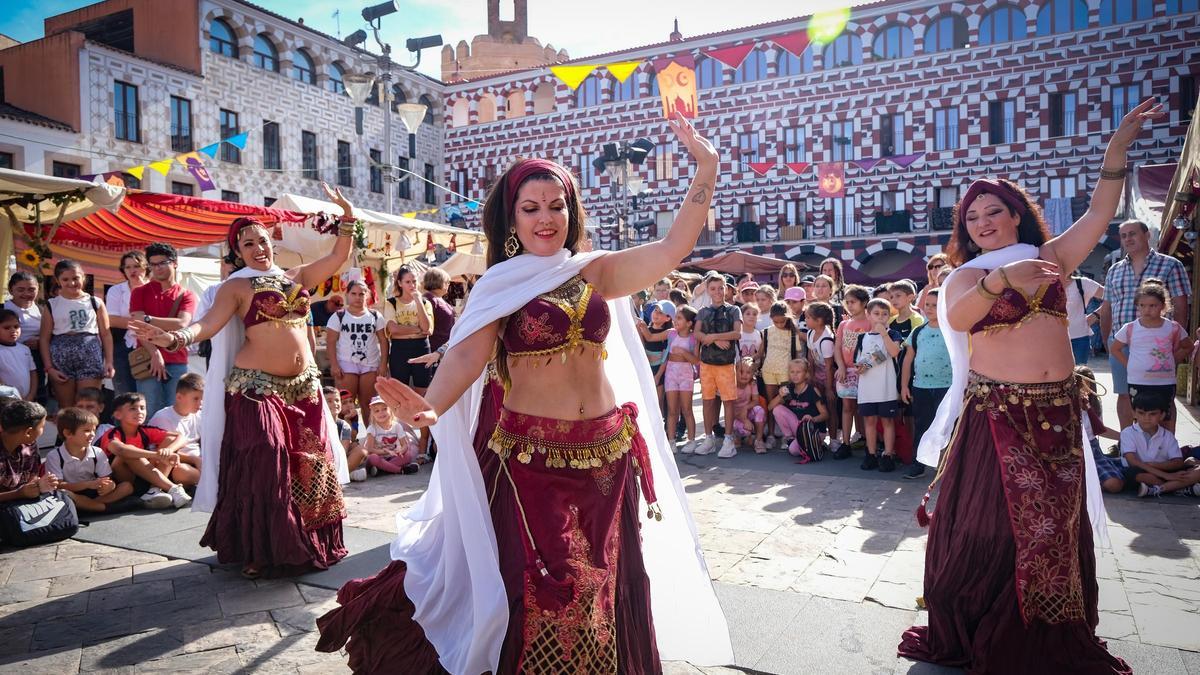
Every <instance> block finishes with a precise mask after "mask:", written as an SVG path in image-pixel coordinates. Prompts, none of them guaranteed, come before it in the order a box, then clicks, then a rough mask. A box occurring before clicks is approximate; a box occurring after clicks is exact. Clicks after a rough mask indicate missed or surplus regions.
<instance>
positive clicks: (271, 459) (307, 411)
mask: <svg viewBox="0 0 1200 675" xmlns="http://www.w3.org/2000/svg"><path fill="white" fill-rule="evenodd" d="M324 405H325V401H324V399H323V398H322V397H321V389H320V375H319V373H317V371H316V368H315V367H313V368H311V369H310V370H307V371H305V372H303V373H301V374H300V375H297V376H296V377H286V378H285V377H277V376H274V375H269V374H267V373H262V372H259V371H248V370H243V369H241V368H234V369H233V371H232V372H231V373H230V375H229V378H228V380H227V391H226V392H225V435H224V437H223V438H222V441H221V469H220V473H219V475H218V483H217V504H216V507H215V508H214V509H213V513H212V517H210V518H209V520H208V528H207V529H206V530H205V532H204V536H203V537H202V538H201V539H200V545H201V546H208V547H210V548H212V549H214V550H216V552H217V560H218V561H220V562H222V563H240V564H241V565H242V566H243V567H248V566H252V567H255V568H258V569H259V570H261V572H262V574H263V575H264V576H288V575H294V574H302V573H304V572H310V571H312V570H323V569H327V568H328V567H329V566H330V565H332V564H334V563H336V562H337V561H339V560H341V559H342V558H344V557H345V556H346V547H345V546H343V545H342V518H344V517H345V506H344V504H343V501H342V488H341V485H340V484H339V483H338V479H337V471H336V469H335V466H336V465H335V462H334V457H333V449H332V446H331V445H330V443H329V438H328V435H327V433H326V429H325V417H324Z"/></svg>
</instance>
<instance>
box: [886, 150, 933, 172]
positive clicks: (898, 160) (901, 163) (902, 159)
mask: <svg viewBox="0 0 1200 675" xmlns="http://www.w3.org/2000/svg"><path fill="white" fill-rule="evenodd" d="M924 156H925V153H923V152H917V153H914V154H911V155H896V156H895V157H888V159H890V160H891V161H892V163H893V164H895V165H896V166H898V167H900V168H902V169H907V168H908V167H909V166H911V165H912V163H913V162H915V161H917V160H918V159H921V158H922V157H924Z"/></svg>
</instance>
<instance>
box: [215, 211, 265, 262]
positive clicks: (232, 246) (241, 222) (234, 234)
mask: <svg viewBox="0 0 1200 675" xmlns="http://www.w3.org/2000/svg"><path fill="white" fill-rule="evenodd" d="M252 225H257V226H258V227H261V228H263V229H264V230H265V229H267V226H266V225H263V224H262V221H261V220H259V219H257V218H249V217H246V216H242V217H241V218H236V219H234V221H233V222H232V223H230V224H229V233H228V234H227V235H225V242H226V243H227V244H229V252H230V253H233V252H235V251H237V238H238V234H239V233H241V231H242V230H244V229H246V228H247V227H250V226H252Z"/></svg>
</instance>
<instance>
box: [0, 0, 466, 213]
mask: <svg viewBox="0 0 1200 675" xmlns="http://www.w3.org/2000/svg"><path fill="white" fill-rule="evenodd" d="M181 7H182V8H183V9H184V10H185V11H180V8H181ZM45 25H46V29H45V33H46V37H44V38H42V39H40V40H35V41H31V42H28V43H24V44H18V45H15V46H11V47H8V48H6V49H3V50H0V71H2V72H3V76H4V80H3V81H4V96H5V100H4V103H5V107H4V109H0V164H2V165H6V166H11V167H13V168H17V169H23V170H26V171H32V172H36V173H45V174H54V175H64V176H74V175H80V174H98V173H106V172H112V171H123V170H125V169H128V168H130V167H134V166H139V165H146V164H148V163H149V162H154V161H158V160H162V159H164V158H172V157H175V156H178V155H180V154H183V153H186V152H190V151H195V150H198V149H199V148H201V147H204V146H207V145H209V144H211V143H214V142H216V141H219V140H221V139H223V138H228V137H231V136H236V135H237V134H240V133H242V132H249V133H248V136H247V139H246V144H245V147H244V148H242V149H241V150H238V149H237V148H235V147H233V146H232V145H228V144H224V145H223V146H222V147H221V148H220V150H219V152H218V154H217V156H216V157H215V158H212V159H209V158H207V157H206V158H205V164H206V166H207V168H208V169H209V171H210V173H211V175H212V177H213V180H214V182H215V183H216V184H217V189H216V190H213V191H210V192H206V193H204V194H203V195H202V194H201V192H200V190H199V189H198V187H197V184H196V181H195V180H194V179H193V178H192V176H191V175H190V174H189V173H188V172H187V171H186V169H185V168H184V167H183V166H181V165H179V164H178V163H175V164H174V165H173V166H171V168H170V170H169V172H168V173H167V174H166V175H160V174H159V173H157V172H156V171H154V170H152V169H150V168H146V169H145V170H144V171H143V172H142V177H141V179H140V180H139V179H138V178H137V177H136V176H132V175H129V174H126V175H125V176H124V178H125V180H126V181H127V182H128V183H130V184H132V185H133V186H135V187H143V188H145V189H148V190H153V191H156V192H176V193H180V194H192V195H195V196H204V197H210V198H214V199H227V200H234V201H242V202H247V203H256V204H264V203H270V202H272V201H273V200H274V199H277V198H278V197H279V196H280V195H282V194H286V193H294V194H300V195H305V196H310V197H320V196H322V193H321V189H320V186H319V182H320V181H326V182H328V183H329V184H330V185H340V186H342V187H343V188H344V189H347V190H348V191H349V197H350V199H351V200H352V201H353V202H354V203H356V204H360V205H362V206H365V207H368V208H373V209H379V210H383V209H384V208H386V205H387V199H386V196H385V190H390V191H392V193H393V202H392V209H393V211H394V212H397V213H402V212H406V211H418V210H422V209H426V208H432V207H438V206H441V204H442V203H443V201H444V197H443V193H442V192H441V191H440V190H436V189H427V188H426V183H424V182H423V181H422V180H420V179H418V178H413V177H409V178H408V179H407V180H405V181H402V182H400V183H399V184H390V185H385V184H384V181H383V176H382V175H381V172H380V171H379V170H378V168H376V167H374V166H373V164H372V162H373V161H374V162H380V161H382V158H383V155H382V153H383V150H384V137H383V126H384V123H383V108H381V107H380V105H379V97H378V96H375V97H374V100H373V104H369V105H366V106H364V109H363V111H362V113H361V126H360V124H359V123H358V122H357V121H356V111H355V106H354V104H353V102H352V101H351V100H350V99H349V97H347V96H346V95H345V88H344V85H343V78H344V77H345V75H346V74H348V73H351V72H356V71H357V72H371V71H373V70H375V69H376V60H375V57H374V56H373V55H370V54H368V53H366V52H364V51H362V50H360V49H354V48H351V47H347V46H346V45H344V44H343V43H342V42H341V41H339V40H337V39H336V38H334V37H333V36H330V35H326V34H323V33H321V32H319V31H315V30H313V29H311V28H308V27H306V26H305V25H304V24H303V19H299V20H291V19H288V18H285V17H282V16H279V15H276V14H274V13H271V12H269V11H267V10H264V9H262V8H259V7H257V6H255V5H252V4H250V3H245V2H241V1H240V0H175V1H173V2H171V3H161V2H156V1H155V0H108V1H106V2H102V3H99V4H95V5H91V6H88V7H85V8H83V9H80V10H78V11H75V12H70V13H67V14H62V15H58V16H53V17H49V18H47V19H46V21H45ZM400 52H401V53H403V49H402V48H401V49H400ZM430 56H432V55H430ZM393 78H394V83H395V88H394V96H395V98H396V99H397V102H405V101H407V102H414V103H416V102H421V103H425V104H427V105H428V106H429V113H428V114H427V115H426V117H425V121H424V123H423V124H422V125H421V127H420V129H419V130H418V133H417V134H416V136H415V138H414V139H413V141H414V142H413V143H412V144H411V145H410V139H409V136H408V133H407V130H406V129H405V127H404V125H403V124H402V123H401V121H400V118H399V116H398V115H395V114H393V120H392V151H393V154H394V155H395V157H394V158H393V162H395V163H397V164H398V165H399V166H400V167H405V168H408V169H409V170H411V171H413V172H415V173H416V174H418V175H419V176H421V177H424V178H428V179H430V180H432V181H434V182H436V183H441V182H442V176H443V174H444V173H445V165H444V163H443V151H442V148H443V145H444V139H443V129H442V127H443V117H442V114H441V100H442V85H441V83H440V82H438V81H436V80H434V79H431V78H428V77H426V76H424V75H421V74H419V73H410V72H405V71H401V70H400V69H399V68H394V69H393ZM47 82H51V83H53V85H52V86H46V83H47ZM5 110H7V112H8V114H4V112H5ZM360 129H361V133H360ZM400 175H401V176H403V175H405V174H403V173H401V174H400Z"/></svg>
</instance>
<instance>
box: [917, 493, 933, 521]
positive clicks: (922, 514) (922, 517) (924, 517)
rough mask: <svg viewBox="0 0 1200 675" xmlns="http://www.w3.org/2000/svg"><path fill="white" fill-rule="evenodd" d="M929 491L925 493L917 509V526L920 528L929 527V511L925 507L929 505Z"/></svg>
mask: <svg viewBox="0 0 1200 675" xmlns="http://www.w3.org/2000/svg"><path fill="white" fill-rule="evenodd" d="M929 494H930V491H929V490H926V491H925V496H924V497H922V498H921V505H920V506H918V507H917V524H918V525H920V526H921V527H929V511H927V510H925V507H926V506H927V505H928V504H929Z"/></svg>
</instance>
